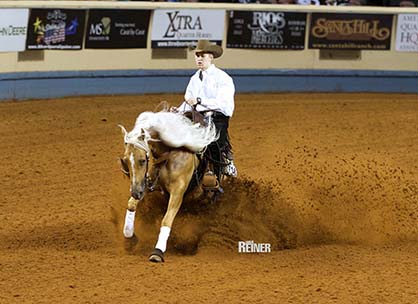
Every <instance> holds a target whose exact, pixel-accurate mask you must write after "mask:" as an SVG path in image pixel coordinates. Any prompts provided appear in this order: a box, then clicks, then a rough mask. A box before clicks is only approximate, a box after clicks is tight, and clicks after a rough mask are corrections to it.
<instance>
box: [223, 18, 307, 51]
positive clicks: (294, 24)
mask: <svg viewBox="0 0 418 304" xmlns="http://www.w3.org/2000/svg"><path fill="white" fill-rule="evenodd" d="M305 28H306V13H288V12H277V11H260V12H251V11H231V12H229V27H228V37H227V43H226V46H227V47H228V48H257V49H282V50H303V49H304V42H305Z"/></svg>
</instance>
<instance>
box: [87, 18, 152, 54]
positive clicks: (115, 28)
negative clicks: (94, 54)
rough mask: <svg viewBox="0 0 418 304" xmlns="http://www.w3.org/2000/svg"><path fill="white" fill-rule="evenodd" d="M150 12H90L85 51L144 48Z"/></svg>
mask: <svg viewBox="0 0 418 304" xmlns="http://www.w3.org/2000/svg"><path fill="white" fill-rule="evenodd" d="M150 14H151V11H149V10H90V11H89V18H88V22H87V30H86V39H85V40H86V41H85V47H86V48H87V49H122V48H146V47H147V37H148V27H149V19H150Z"/></svg>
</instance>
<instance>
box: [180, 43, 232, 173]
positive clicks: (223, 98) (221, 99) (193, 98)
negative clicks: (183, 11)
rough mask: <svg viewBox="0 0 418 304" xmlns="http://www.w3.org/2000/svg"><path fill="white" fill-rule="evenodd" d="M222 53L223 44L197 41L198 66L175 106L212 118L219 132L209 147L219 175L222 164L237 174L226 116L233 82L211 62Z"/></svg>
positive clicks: (229, 107)
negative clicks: (182, 97)
mask: <svg viewBox="0 0 418 304" xmlns="http://www.w3.org/2000/svg"><path fill="white" fill-rule="evenodd" d="M222 53H223V50H222V47H221V46H219V45H216V44H212V43H210V42H209V40H199V41H198V42H197V46H196V49H195V50H194V55H195V56H194V57H195V62H196V65H197V68H198V70H197V71H196V73H195V74H194V75H193V76H192V77H191V78H190V81H189V84H188V86H187V88H186V93H185V95H184V100H185V101H184V102H183V103H182V104H181V105H180V106H179V107H178V110H179V111H180V112H183V113H184V112H188V111H191V110H192V107H195V108H196V110H197V111H198V112H200V113H202V114H203V115H205V116H210V117H211V118H212V121H213V122H214V124H215V126H216V129H217V130H218V132H219V139H218V140H217V141H216V142H214V143H212V144H210V145H209V147H208V149H209V150H210V152H211V155H212V158H213V159H214V162H213V164H214V170H215V175H216V176H219V173H220V170H221V169H222V167H223V168H224V169H223V173H224V174H226V175H229V176H234V177H236V176H237V169H236V167H235V165H234V162H233V155H232V150H231V145H230V142H229V134H228V126H229V119H230V117H231V116H232V114H233V112H234V106H235V105H234V94H235V86H234V82H233V80H232V78H231V77H230V76H229V75H228V74H227V73H225V72H224V71H222V70H221V69H219V68H217V67H216V66H215V64H213V63H212V61H213V60H214V59H215V58H218V57H220V56H221V55H222ZM219 151H220V152H221V155H219ZM220 164H226V166H222V165H220Z"/></svg>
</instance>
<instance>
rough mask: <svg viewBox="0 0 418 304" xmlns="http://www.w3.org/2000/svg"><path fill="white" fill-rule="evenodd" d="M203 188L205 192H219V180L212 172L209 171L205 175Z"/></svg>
mask: <svg viewBox="0 0 418 304" xmlns="http://www.w3.org/2000/svg"><path fill="white" fill-rule="evenodd" d="M202 188H203V190H205V191H215V190H219V188H220V185H219V181H218V178H217V177H216V175H215V174H214V173H213V172H212V171H208V172H206V173H205V175H204V176H203V179H202Z"/></svg>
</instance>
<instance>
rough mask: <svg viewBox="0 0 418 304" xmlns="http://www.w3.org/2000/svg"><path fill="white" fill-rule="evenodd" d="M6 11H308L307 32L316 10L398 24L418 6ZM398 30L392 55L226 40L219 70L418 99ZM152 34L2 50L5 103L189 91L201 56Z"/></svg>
mask: <svg viewBox="0 0 418 304" xmlns="http://www.w3.org/2000/svg"><path fill="white" fill-rule="evenodd" d="M1 8H79V9H95V8H109V9H111V8H114V9H150V10H153V9H172V8H179V9H184V8H191V9H226V10H227V11H228V10H250V11H262V10H266V11H284V12H307V13H308V23H307V29H306V33H309V18H310V13H312V12H334V13H368V14H395V20H394V24H396V16H397V15H398V14H401V13H403V14H418V8H383V7H326V6H320V7H317V6H297V5H261V4H259V5H250V4H216V3H171V2H124V1H121V2H120V1H1V2H0V9H1ZM226 18H227V17H226V16H225V22H226V20H227V19H226ZM151 21H152V15H151ZM150 23H151V22H150ZM150 26H151V25H150ZM226 27H227V26H225V28H226ZM393 28H394V27H393ZM393 31H394V29H392V43H391V45H392V47H391V50H387V51H370V50H359V51H348V52H347V51H330V50H316V49H309V48H307V45H306V44H307V43H306V41H307V39H305V49H304V50H298V51H287V50H258V49H231V48H226V41H225V40H226V38H224V41H223V47H224V51H225V52H224V55H223V56H222V57H221V58H219V59H217V60H216V64H217V65H218V66H220V67H222V68H224V69H225V70H227V72H228V73H230V74H231V75H232V77H233V78H234V81H235V84H236V87H237V92H312V91H315V92H403V93H418V60H417V58H418V53H417V52H399V51H395V50H394V46H393V45H394V39H395V35H394V34H393ZM150 36H151V35H148V43H147V48H146V49H112V50H100V49H82V50H80V51H60V50H40V51H24V52H8V53H6V52H0V100H8V99H30V98H53V97H62V96H73V95H91V94H94V95H96V94H142V93H170V92H172V93H178V92H183V91H184V88H185V87H186V85H187V82H188V79H189V77H190V75H191V74H192V73H193V72H194V60H193V56H192V55H193V53H192V52H189V51H188V50H187V49H152V48H151V46H150V45H151V43H150ZM224 37H226V33H225V35H224Z"/></svg>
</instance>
